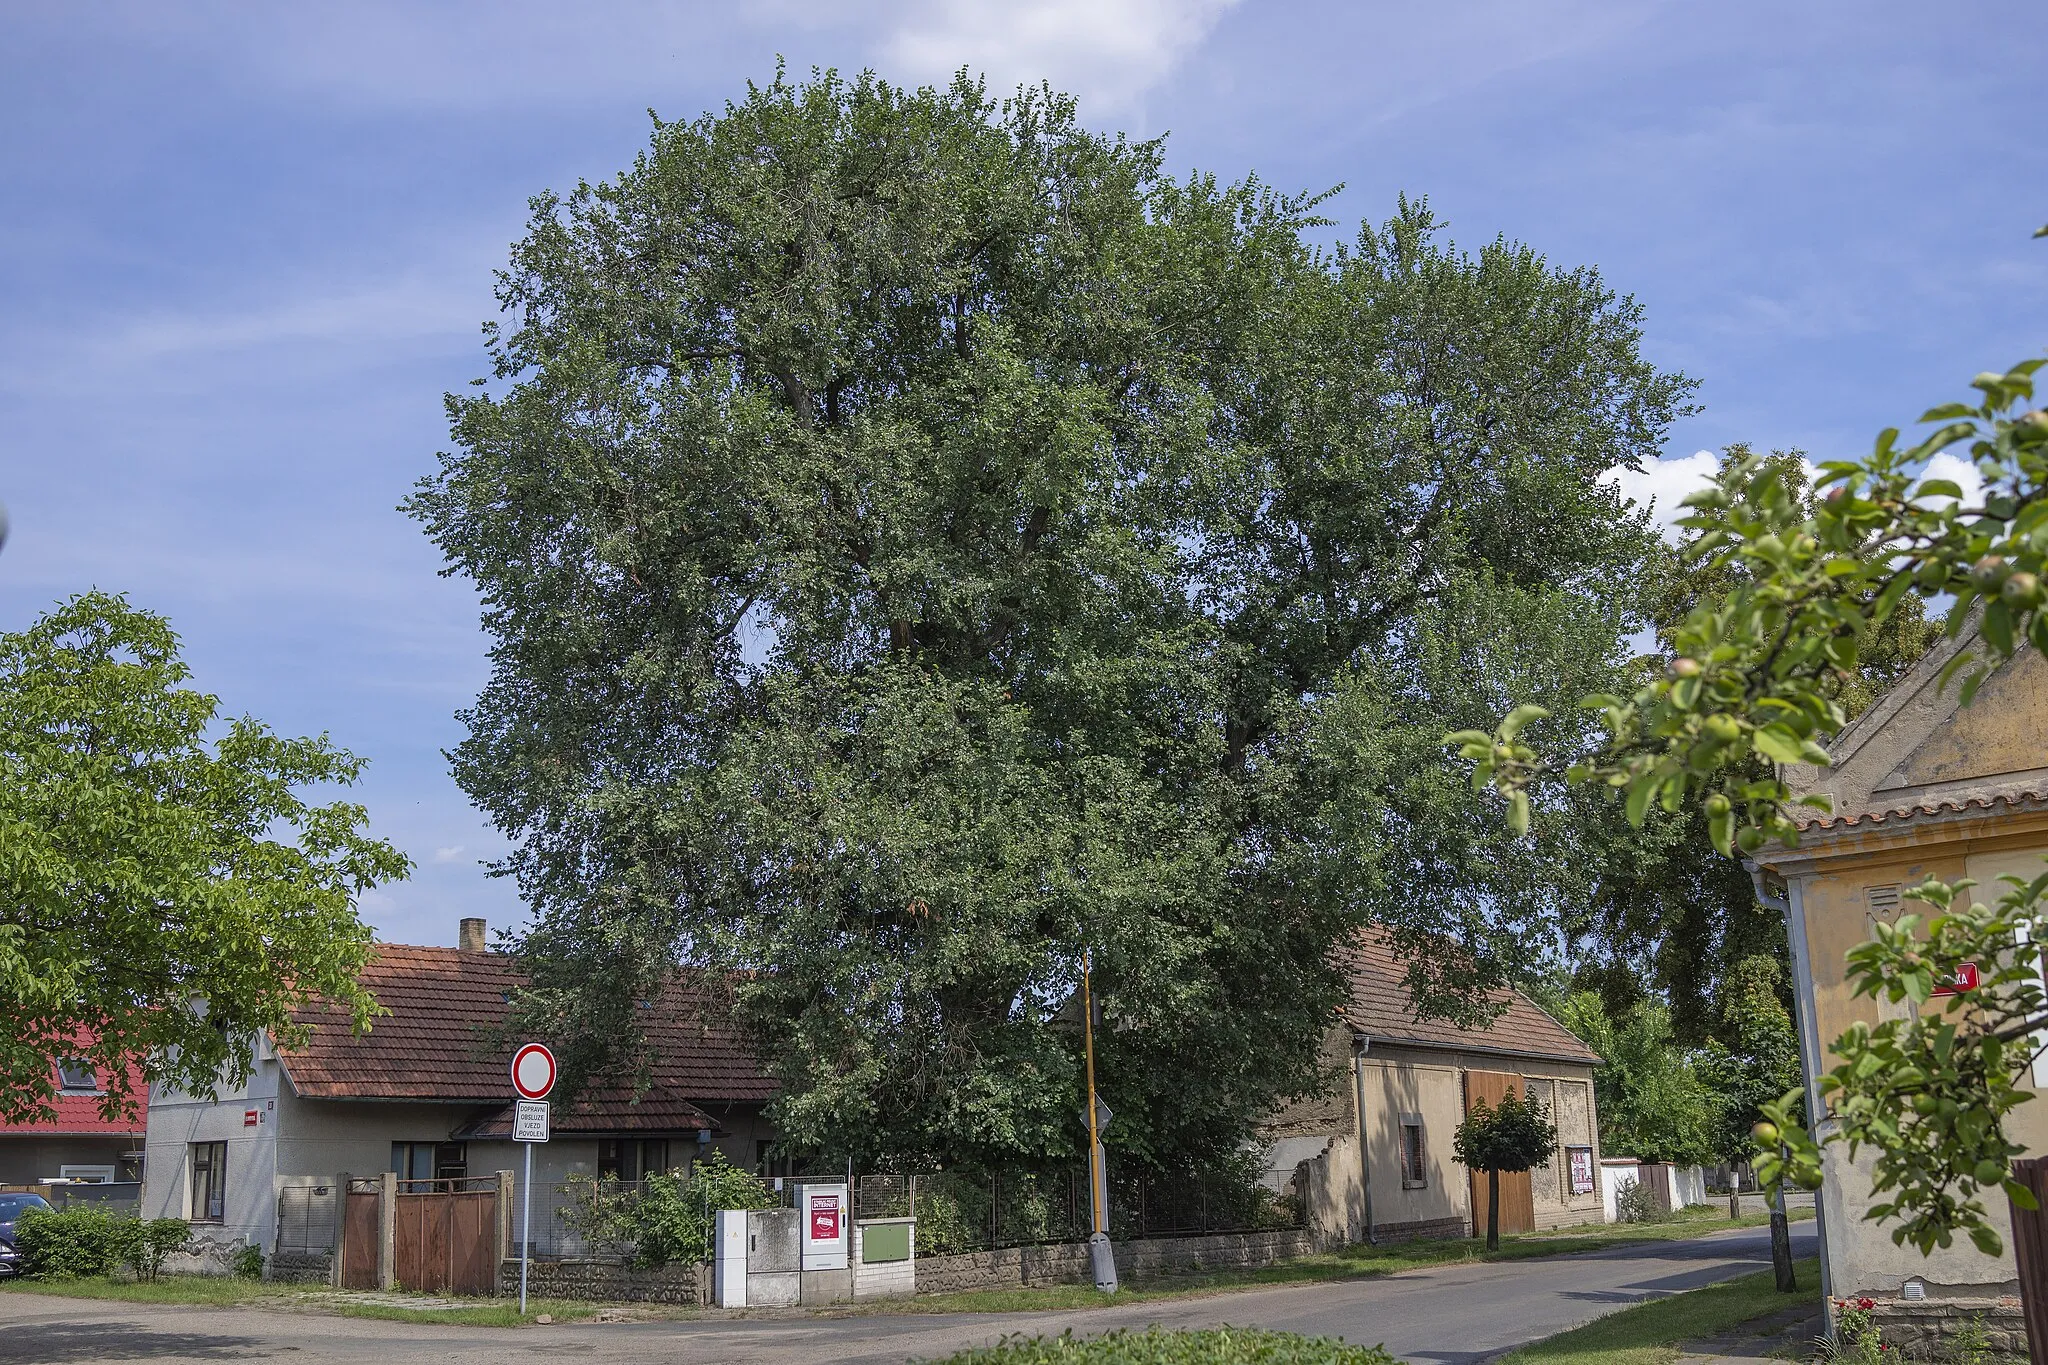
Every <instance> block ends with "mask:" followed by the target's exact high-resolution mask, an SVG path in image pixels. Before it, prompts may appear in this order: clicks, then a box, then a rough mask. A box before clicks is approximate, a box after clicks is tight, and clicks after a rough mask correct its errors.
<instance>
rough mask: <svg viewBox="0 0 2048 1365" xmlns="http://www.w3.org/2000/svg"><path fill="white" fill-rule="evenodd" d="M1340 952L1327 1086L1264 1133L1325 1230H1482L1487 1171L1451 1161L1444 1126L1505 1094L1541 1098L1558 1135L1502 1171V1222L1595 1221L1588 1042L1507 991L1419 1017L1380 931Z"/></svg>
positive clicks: (1359, 1237) (1272, 1168)
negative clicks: (1472, 1020)
mask: <svg viewBox="0 0 2048 1365" xmlns="http://www.w3.org/2000/svg"><path fill="white" fill-rule="evenodd" d="M1337 960H1338V964H1339V966H1340V967H1341V968H1342V970H1343V972H1344V975H1345V977H1346V979H1347V980H1348V981H1349V983H1350V997H1349V999H1348V1000H1347V1001H1346V1003H1345V1006H1344V1017H1343V1021H1342V1023H1341V1024H1339V1025H1338V1026H1337V1027H1335V1028H1333V1029H1332V1030H1331V1031H1330V1034H1329V1037H1328V1040H1327V1047H1326V1057H1325V1060H1326V1061H1327V1063H1328V1074H1329V1075H1330V1076H1331V1077H1332V1078H1333V1080H1334V1081H1335V1083H1334V1084H1332V1085H1331V1086H1330V1087H1329V1088H1328V1089H1327V1090H1326V1091H1325V1092H1324V1093H1323V1094H1321V1095H1319V1096H1316V1097H1313V1098H1311V1099H1308V1100H1305V1101H1301V1102H1299V1103H1296V1104H1293V1105H1290V1106H1289V1107H1288V1108H1286V1109H1285V1110H1283V1111H1282V1112H1281V1113H1279V1114H1277V1115H1275V1116H1274V1117H1273V1118H1272V1119H1271V1120H1270V1121H1269V1122H1268V1123H1267V1124H1266V1125H1264V1128H1263V1132H1262V1136H1263V1138H1264V1139H1265V1140H1266V1142H1267V1143H1268V1144H1269V1145H1268V1156H1267V1164H1268V1167H1269V1174H1268V1182H1269V1183H1270V1184H1272V1185H1275V1186H1276V1187H1284V1186H1286V1185H1288V1184H1291V1185H1292V1186H1293V1188H1294V1190H1295V1192H1296V1194H1297V1196H1298V1197H1300V1198H1301V1199H1302V1200H1303V1201H1304V1203H1305V1205H1306V1211H1307V1214H1308V1217H1309V1220H1310V1226H1311V1227H1313V1228H1315V1229H1316V1231H1317V1232H1318V1233H1319V1234H1320V1235H1321V1236H1322V1237H1323V1239H1324V1240H1325V1241H1328V1242H1332V1243H1340V1242H1357V1241H1366V1240H1375V1241H1378V1240H1400V1239H1403V1238H1412V1237H1465V1236H1478V1235H1483V1234H1484V1232H1485V1218H1486V1196H1485V1190H1486V1185H1485V1177H1484V1176H1483V1175H1476V1174H1475V1173H1473V1172H1470V1171H1467V1170H1466V1169H1465V1168H1464V1167H1462V1166H1460V1165H1458V1163H1457V1161H1456V1159H1455V1158H1454V1157H1453V1156H1452V1154H1451V1135H1452V1134H1453V1133H1454V1132H1455V1131H1456V1130H1457V1127H1458V1125H1459V1124H1460V1123H1461V1122H1463V1121H1464V1118H1465V1115H1466V1114H1467V1113H1469V1112H1470V1111H1471V1110H1472V1108H1473V1107H1474V1106H1475V1105H1477V1104H1478V1103H1480V1102H1481V1101H1485V1102H1486V1103H1488V1104H1494V1103H1498V1102H1499V1101H1500V1099H1501V1098H1502V1097H1503V1096H1505V1095H1506V1094H1507V1093H1509V1092H1510V1091H1513V1092H1515V1093H1517V1094H1519V1095H1521V1096H1523V1097H1524V1098H1528V1099H1533V1100H1536V1101H1538V1102H1540V1103H1541V1104H1542V1106H1543V1108H1544V1110H1545V1111H1546V1112H1547V1113H1548V1114H1549V1115H1550V1117H1551V1121H1552V1122H1553V1123H1555V1124H1556V1126H1557V1145H1556V1148H1555V1150H1554V1151H1553V1152H1552V1154H1551V1158H1550V1160H1549V1161H1547V1162H1546V1163H1545V1164H1543V1165H1542V1166H1539V1167H1537V1168H1536V1169H1535V1170H1532V1171H1528V1172H1524V1173H1521V1174H1518V1175H1517V1174H1508V1173H1503V1174H1502V1176H1501V1230H1502V1231H1504V1232H1515V1231H1530V1230H1535V1229H1539V1228H1554V1227H1564V1226H1569V1225H1571V1224H1576V1223H1597V1222H1601V1221H1603V1220H1604V1218H1605V1216H1606V1215H1605V1210H1604V1207H1603V1204H1602V1200H1601V1196H1600V1182H1599V1169H1600V1123H1599V1114H1598V1110H1597V1108H1596V1105H1595V1101H1594V1096H1593V1070H1594V1068H1595V1067H1596V1066H1598V1065H1599V1063H1600V1058H1599V1056H1598V1055H1597V1054H1596V1053H1594V1051H1593V1050H1592V1049H1591V1048H1589V1047H1587V1046H1586V1045H1585V1043H1583V1042H1581V1041H1580V1040H1579V1038H1578V1037H1577V1036H1576V1035H1575V1034H1573V1033H1572V1032H1571V1031H1570V1030H1569V1029H1567V1028H1566V1027H1565V1026H1564V1025H1562V1024H1560V1023H1558V1022H1557V1020H1555V1019H1553V1018H1552V1017H1551V1016H1550V1015H1549V1014H1547V1013H1545V1012H1544V1011H1543V1009H1542V1008H1541V1007H1540V1006H1538V1005H1537V1004H1536V1002H1535V1001H1533V1000H1531V999H1530V998H1529V997H1528V996H1526V995H1523V994H1522V993H1521V992H1519V991H1514V990H1500V991H1496V992H1494V993H1493V994H1492V996H1491V998H1490V1000H1489V1002H1488V1003H1489V1005H1490V1006H1491V1008H1492V1009H1493V1010H1494V1011H1495V1013H1494V1015H1493V1017H1492V1018H1491V1019H1490V1020H1489V1021H1487V1022H1485V1023H1482V1024H1478V1025H1475V1026H1471V1027H1465V1026H1461V1025H1458V1024H1454V1023H1452V1022H1450V1021H1448V1020H1443V1019H1424V1018H1422V1017H1420V1016H1419V1015H1418V1014H1417V1013H1416V1011H1415V1008H1414V1005H1413V1003H1412V1000H1411V997H1410V995H1409V991H1408V986H1407V981H1406V977H1407V964H1406V963H1405V962H1404V961H1403V960H1402V958H1401V957H1400V956H1399V955H1398V954H1397V953H1396V952H1395V951H1394V949H1393V947H1392V945H1391V944H1390V943H1389V941H1388V939H1387V937H1386V935H1384V934H1383V933H1381V932H1379V931H1376V930H1368V931H1365V932H1363V933H1361V934H1359V935H1358V936H1357V937H1356V938H1355V939H1354V940H1353V941H1352V942H1351V943H1349V944H1347V945H1346V946H1345V947H1344V948H1343V949H1341V950H1340V951H1339V952H1338V954H1337Z"/></svg>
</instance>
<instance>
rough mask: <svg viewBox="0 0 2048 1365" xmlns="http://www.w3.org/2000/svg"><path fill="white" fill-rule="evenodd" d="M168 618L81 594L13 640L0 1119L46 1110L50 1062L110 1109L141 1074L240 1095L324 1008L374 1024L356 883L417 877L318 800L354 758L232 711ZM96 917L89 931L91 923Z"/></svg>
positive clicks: (2, 742)
mask: <svg viewBox="0 0 2048 1365" xmlns="http://www.w3.org/2000/svg"><path fill="white" fill-rule="evenodd" d="M188 677H189V672H188V670H187V669H186V667H185V665H184V663H183V662H182V661H181V660H180V659H179V657H178V640H177V637H176V636H175V635H174V634H172V632H171V629H170V627H169V625H167V624H166V623H165V621H164V619H163V618H162V617H160V616H155V615H152V614H150V613H149V612H146V611H142V610H139V609H137V608H135V607H132V606H130V605H129V604H128V602H127V601H126V600H125V599H124V598H120V597H112V596H108V595H106V594H103V593H87V594H84V595H82V596H79V597H74V598H72V599H70V600H69V601H67V602H64V603H63V604H61V605H60V606H58V607H57V608H56V609H54V610H53V611H51V612H50V613H49V614H47V615H45V616H43V617H42V618H41V619H39V620H38V621H37V622H36V623H35V624H34V625H32V626H31V627H30V628H29V629H28V630H26V631H23V632H21V633H19V634H8V635H0V772H4V774H5V778H4V780H0V846H4V848H5V849H6V852H7V856H6V857H5V858H4V859H0V905H5V906H6V907H7V910H6V912H5V915H4V920H0V1017H4V1018H5V1019H6V1021H7V1022H6V1026H5V1028H4V1030H0V1118H4V1119H5V1120H7V1121H10V1122H24V1121H33V1120H35V1119H37V1118H39V1117H42V1118H47V1117H48V1116H50V1115H52V1114H54V1112H55V1110H54V1109H53V1108H52V1097H53V1095H54V1076H55V1063H56V1061H57V1059H59V1058H65V1057H73V1056H79V1055H83V1057H84V1058H85V1059H87V1060H89V1061H91V1062H92V1063H93V1065H94V1066H95V1067H97V1068H98V1070H99V1074H100V1077H101V1080H102V1082H103V1083H104V1086H105V1091H106V1097H105V1099H104V1101H103V1102H102V1112H103V1113H105V1114H106V1115H107V1116H109V1117H113V1116H115V1115H117V1114H120V1113H123V1112H130V1111H132V1109H133V1107H134V1102H135V1099H136V1096H135V1095H134V1094H133V1093H131V1073H130V1070H129V1064H130V1063H131V1062H132V1061H138V1060H139V1062H140V1063H141V1072H142V1075H143V1076H144V1078H145V1079H146V1080H150V1081H163V1082H165V1083H167V1084H170V1085H174V1086H177V1087H179V1088H183V1089H187V1090H198V1091H206V1090H210V1089H211V1088H212V1087H213V1086H214V1085H215V1084H217V1083H225V1084H227V1085H230V1086H232V1085H238V1084H240V1083H241V1082H242V1081H243V1080H244V1079H246V1078H247V1074H248V1069H249V1066H250V1065H251V1062H250V1050H249V1048H248V1046H247V1039H248V1038H249V1037H250V1035H252V1034H255V1033H258V1032H262V1031H265V1030H267V1031H269V1032H271V1033H273V1034H275V1035H277V1037H278V1038H279V1040H280V1041H281V1042H283V1043H284V1044H286V1045H288V1046H289V1045H291V1044H293V1043H295V1042H298V1041H301V1040H303V1038H304V1037H305V1033H306V1030H305V1029H304V1028H303V1027H302V1026H300V1025H298V1024H296V1023H294V1022H293V1019H292V1011H293V1010H295V1009H297V1008H299V1007H300V1006H303V1005H305V1004H307V1003H309V1002H315V1001H322V1000H325V1001H330V1002H332V1003H333V1004H334V1006H335V1007H336V1008H337V1010H338V1011H339V1017H338V1020H337V1022H338V1023H340V1024H344V1025H345V1024H348V1023H353V1024H355V1025H357V1026H358V1027H361V1026H366V1025H367V1024H368V1022H369V1020H370V1018H371V1016H372V1015H373V1013H374V1012H375V1009H376V1006H375V1002H374V1001H373V1000H372V999H371V998H370V996H369V994H368V993H367V992H365V991H364V990H363V989H362V987H361V986H360V985H358V984H357V981H356V973H357V972H358V970H359V969H360V968H361V967H362V965H363V963H364V962H365V961H366V960H367V959H368V956H369V952H370V930H369V928H368V927H367V926H365V925H364V924H363V923H362V922H361V921H360V920H358V919H357V918H356V915H355V909H354V901H355V898H356V897H357V896H358V895H360V894H361V893H362V892H364V891H367V890H369V889H370V888H372V887H374V886H377V885H378V884H380V883H382V882H386V881H390V880H392V879H393V878H397V877H402V876H404V875H405V874H406V872H407V870H408V868H409V864H408V863H407V861H406V859H405V857H404V855H402V854H401V853H399V852H398V850H397V849H395V848H393V847H392V846H391V845H389V844H387V843H384V842H381V841H379V840H375V839H371V838H368V837H366V836H365V835H364V834H363V833H362V826H363V823H364V814H363V810H362V807H360V806H355V805H350V804H348V803H346V802H335V803H333V804H330V805H325V806H314V805H309V804H307V803H306V802H305V801H304V800H303V799H301V797H300V796H299V795H298V791H299V789H301V788H304V787H307V786H315V785H321V784H339V785H347V784H349V783H351V782H353V781H355V779H356V778H357V776H358V775H359V774H360V773H361V771H362V766H363V765H362V762H361V760H359V759H357V758H355V757H353V756H352V755H350V754H348V753H347V752H345V751H343V750H341V749H337V748H335V747H334V746H333V745H332V744H330V743H328V741H327V740H326V739H324V738H321V739H283V738H280V737H279V736H277V735H275V734H272V733H271V732H270V731H269V730H266V729H265V728H263V726H261V725H259V724H258V723H257V722H256V721H254V720H251V719H249V718H247V717H244V718H242V719H239V720H235V721H231V722H228V723H226V724H224V725H219V727H218V734H217V737H215V738H213V739H211V740H209V738H208V735H209V732H210V731H213V730H214V729H215V727H216V725H217V722H218V721H219V702H218V701H217V700H216V699H215V698H213V697H210V696H207V695H205V694H204V693H201V692H195V691H192V690H191V689H189V688H187V687H185V686H184V685H183V684H184V683H185V681H186V680H187V678H188ZM81 924H90V925H91V932H90V933H81V932H79V926H80V925H81Z"/></svg>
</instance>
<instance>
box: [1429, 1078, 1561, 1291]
mask: <svg viewBox="0 0 2048 1365" xmlns="http://www.w3.org/2000/svg"><path fill="white" fill-rule="evenodd" d="M1556 1147H1557V1127H1556V1125H1554V1124H1552V1123H1551V1121H1550V1116H1549V1115H1548V1114H1546V1113H1545V1112H1544V1110H1543V1103H1542V1101H1540V1100H1536V1099H1524V1098H1522V1097H1521V1096H1520V1095H1517V1094H1516V1093H1515V1092H1514V1091H1512V1090H1510V1091H1509V1092H1508V1093H1507V1094H1506V1095H1505V1096H1503V1097H1502V1098H1501V1102H1500V1103H1499V1104H1495V1105H1489V1104H1488V1103H1487V1102H1486V1101H1485V1100H1481V1101H1479V1103H1477V1104H1475V1105H1473V1106H1472V1112H1471V1113H1469V1114H1467V1115H1466V1116H1465V1121H1464V1122H1463V1123H1461V1124H1459V1125H1458V1131H1457V1132H1455V1133H1453V1134H1452V1135H1451V1151H1452V1152H1453V1153H1454V1154H1455V1155H1456V1156H1457V1158H1458V1160H1459V1161H1460V1162H1462V1163H1464V1165H1465V1167H1466V1169H1468V1170H1474V1171H1485V1172H1486V1249H1487V1250H1488V1251H1493V1250H1496V1249H1498V1248H1499V1246H1500V1173H1501V1172H1502V1171H1526V1170H1529V1169H1531V1168H1532V1167H1536V1166H1541V1165H1542V1164H1543V1163H1544V1162H1545V1161H1547V1160H1549V1158H1550V1154H1551V1152H1552V1151H1553V1150H1555V1149H1556Z"/></svg>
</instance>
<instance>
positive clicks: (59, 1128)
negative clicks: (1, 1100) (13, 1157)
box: [0, 1066, 149, 1138]
mask: <svg viewBox="0 0 2048 1365" xmlns="http://www.w3.org/2000/svg"><path fill="white" fill-rule="evenodd" d="M98 1074H99V1073H98V1069H97V1068H95V1071H94V1075H95V1077H97V1075H98ZM56 1079H57V1080H58V1081H59V1083H60V1084H61V1083H62V1077H61V1075H60V1076H59V1077H57V1078H56ZM128 1093H129V1094H130V1095H132V1096H134V1097H135V1117H133V1118H117V1119H105V1118H101V1117H100V1097H101V1096H100V1092H99V1091H96V1090H92V1091H88V1090H62V1089H60V1090H59V1091H58V1092H57V1094H56V1095H55V1097H54V1098H53V1100H52V1105H53V1107H54V1108H55V1109H56V1111H57V1113H56V1116H55V1117H54V1118H49V1119H43V1120H41V1121H39V1122H36V1123H4V1124H0V1134H6V1133H38V1134H46V1135H51V1136H57V1137H135V1138H139V1137H141V1136H142V1132H143V1127H144V1122H143V1121H144V1118H145V1116H146V1115H147V1114H148V1112H149V1086H148V1085H146V1084H145V1083H144V1082H143V1079H142V1072H141V1070H140V1069H138V1068H136V1067H133V1066H131V1067H129V1068H128Z"/></svg>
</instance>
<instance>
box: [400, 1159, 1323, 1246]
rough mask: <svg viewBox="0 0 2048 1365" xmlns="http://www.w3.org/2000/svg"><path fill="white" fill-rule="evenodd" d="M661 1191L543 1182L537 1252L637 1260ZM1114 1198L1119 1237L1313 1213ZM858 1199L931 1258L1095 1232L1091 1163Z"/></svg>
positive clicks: (1123, 1187)
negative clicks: (631, 1234) (652, 1199)
mask: <svg viewBox="0 0 2048 1365" xmlns="http://www.w3.org/2000/svg"><path fill="white" fill-rule="evenodd" d="M845 1179H846V1176H845V1174H844V1173H843V1172H841V1173H830V1174H819V1175H814V1176H802V1177H798V1176H792V1177H784V1178H781V1179H771V1180H769V1182H768V1184H769V1189H768V1190H767V1191H766V1192H765V1193H766V1197H767V1198H768V1199H770V1200H772V1201H773V1202H775V1203H777V1204H781V1205H784V1206H788V1205H790V1204H793V1203H794V1202H795V1200H796V1195H797V1190H798V1188H799V1187H800V1186H802V1185H804V1184H806V1183H819V1182H823V1181H831V1182H834V1183H837V1182H839V1181H843V1180H845ZM410 1183H411V1182H404V1183H402V1185H401V1188H406V1187H408V1186H409V1184H410ZM419 1183H420V1187H421V1188H425V1187H426V1183H425V1182H419ZM443 1183H445V1182H443ZM663 1185H664V1186H665V1188H664V1189H663V1190H662V1191H661V1194H660V1195H659V1196H658V1197H672V1198H678V1199H680V1200H683V1201H685V1202H687V1201H689V1200H691V1199H693V1198H694V1199H698V1200H699V1201H701V1203H700V1207H698V1208H697V1209H696V1210H695V1212H697V1213H698V1214H699V1215H700V1216H701V1217H703V1218H704V1219H705V1221H706V1222H707V1223H708V1222H709V1221H710V1215H711V1214H712V1213H714V1212H715V1210H713V1209H712V1208H711V1207H710V1206H709V1203H708V1201H706V1200H704V1196H702V1195H700V1194H698V1193H697V1192H696V1188H695V1186H694V1183H693V1182H690V1181H689V1180H688V1179H687V1178H685V1179H684V1181H683V1183H682V1184H681V1185H680V1186H678V1185H676V1184H674V1183H673V1178H664V1181H663ZM650 1188H651V1186H650V1182H647V1181H619V1180H604V1181H594V1180H572V1181H566V1182H561V1183H553V1184H541V1183H536V1184H535V1185H534V1187H533V1213H532V1226H531V1229H530V1231H528V1232H526V1233H525V1234H524V1236H525V1238H526V1243H527V1249H528V1251H529V1253H530V1254H531V1255H532V1256H533V1258H534V1259H535V1260H546V1261H563V1260H620V1259H626V1258H630V1257H631V1256H632V1254H633V1251H634V1247H633V1244H632V1242H631V1241H630V1240H627V1239H625V1238H624V1237H623V1236H622V1235H621V1233H620V1231H619V1230H620V1228H621V1227H622V1226H623V1225H625V1224H626V1223H627V1222H628V1221H629V1220H626V1219H623V1218H621V1217H618V1216H616V1214H617V1212H618V1211H619V1210H622V1209H625V1208H627V1207H630V1206H631V1205H633V1204H635V1203H637V1202H639V1201H641V1200H643V1199H645V1198H646V1197H647V1196H648V1193H649V1191H650ZM1109 1195H1110V1199H1109V1231H1110V1235H1111V1236H1112V1237H1114V1238H1116V1239H1117V1240H1118V1241H1125V1240H1130V1239H1134V1238H1146V1237H1181V1236H1193V1235H1198V1234H1202V1233H1212V1232H1249V1231H1257V1230H1264V1229H1273V1228H1295V1227H1300V1226H1302V1220H1301V1210H1300V1208H1299V1206H1298V1205H1297V1204H1296V1203H1295V1201H1293V1200H1292V1199H1291V1198H1288V1197H1283V1196H1278V1195H1275V1194H1274V1193H1273V1192H1272V1191H1270V1190H1265V1189H1261V1188H1259V1187H1257V1186H1256V1185H1251V1186H1247V1185H1246V1184H1245V1183H1244V1182H1243V1181H1241V1180H1233V1179H1231V1178H1229V1177H1227V1176H1203V1175H1184V1176H1176V1177H1163V1176H1156V1175H1154V1176H1140V1175H1132V1176H1126V1177H1123V1178H1118V1177H1116V1176H1115V1175H1112V1176H1111V1179H1110V1189H1109ZM851 1202H852V1205H853V1209H852V1212H853V1216H854V1217H855V1218H906V1217H915V1218H916V1219H917V1253H918V1255H919V1256H948V1255H953V1254H955V1253H958V1252H967V1251H987V1250H991V1249H994V1248H997V1247H1013V1246H1033V1245H1044V1244H1051V1243H1060V1242H1080V1241H1085V1240H1087V1237H1088V1233H1089V1230H1090V1220H1089V1210H1088V1177H1087V1172H1086V1170H1085V1169H1082V1168H1079V1167H1076V1168H1072V1169H1058V1170H1051V1171H1006V1172H997V1173H991V1174H986V1175H967V1174H963V1173H959V1172H951V1171H946V1172H935V1173H925V1174H917V1175H862V1176H856V1177H854V1179H853V1182H852V1190H851ZM607 1214H611V1215H614V1216H609V1217H608V1216H607ZM520 1217H521V1201H520V1200H519V1199H518V1198H517V1196H516V1195H515V1198H514V1202H513V1205H512V1220H513V1221H512V1238H513V1254H514V1255H517V1254H518V1252H519V1247H520V1238H521V1236H522V1232H521V1225H520Z"/></svg>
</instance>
